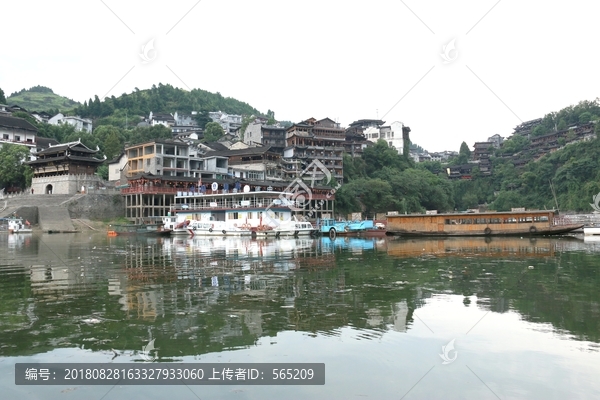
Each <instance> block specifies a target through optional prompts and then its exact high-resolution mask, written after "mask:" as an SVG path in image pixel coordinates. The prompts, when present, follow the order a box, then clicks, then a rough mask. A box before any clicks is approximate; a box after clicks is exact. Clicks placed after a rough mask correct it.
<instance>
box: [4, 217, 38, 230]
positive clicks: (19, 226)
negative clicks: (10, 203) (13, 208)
mask: <svg viewBox="0 0 600 400" xmlns="http://www.w3.org/2000/svg"><path fill="white" fill-rule="evenodd" d="M0 231H4V232H8V233H31V232H33V230H32V229H31V224H30V223H29V221H27V220H25V222H23V218H17V217H13V218H1V219H0Z"/></svg>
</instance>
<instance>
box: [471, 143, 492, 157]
mask: <svg viewBox="0 0 600 400" xmlns="http://www.w3.org/2000/svg"><path fill="white" fill-rule="evenodd" d="M494 147H495V146H494V143H493V142H475V144H474V145H473V154H472V157H473V160H475V161H478V160H481V159H482V158H490V155H491V153H492V149H493V148H494Z"/></svg>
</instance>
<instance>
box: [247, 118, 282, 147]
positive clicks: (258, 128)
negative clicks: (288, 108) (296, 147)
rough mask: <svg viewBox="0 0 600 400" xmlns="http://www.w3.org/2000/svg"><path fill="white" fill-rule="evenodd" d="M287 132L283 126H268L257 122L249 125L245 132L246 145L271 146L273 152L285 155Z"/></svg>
mask: <svg viewBox="0 0 600 400" xmlns="http://www.w3.org/2000/svg"><path fill="white" fill-rule="evenodd" d="M285 131H286V129H285V128H284V127H283V126H280V125H266V124H263V123H261V122H260V121H255V122H252V123H250V124H248V127H247V128H246V131H245V132H244V143H246V144H248V145H253V144H261V145H264V146H270V147H271V151H273V152H276V153H280V154H281V155H283V149H284V148H285V147H286V141H285Z"/></svg>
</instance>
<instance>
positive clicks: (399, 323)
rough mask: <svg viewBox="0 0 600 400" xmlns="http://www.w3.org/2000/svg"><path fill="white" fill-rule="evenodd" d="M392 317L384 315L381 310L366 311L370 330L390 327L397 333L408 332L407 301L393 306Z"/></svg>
mask: <svg viewBox="0 0 600 400" xmlns="http://www.w3.org/2000/svg"><path fill="white" fill-rule="evenodd" d="M391 307H392V313H391V315H382V314H383V313H382V310H381V309H379V308H369V309H368V310H366V311H365V313H366V314H367V320H366V322H367V326H369V327H370V328H384V329H385V328H386V327H389V328H391V329H393V330H395V331H396V332H406V319H407V317H408V304H407V303H406V300H402V301H401V302H399V303H395V304H392V305H391Z"/></svg>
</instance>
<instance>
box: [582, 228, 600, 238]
mask: <svg viewBox="0 0 600 400" xmlns="http://www.w3.org/2000/svg"><path fill="white" fill-rule="evenodd" d="M583 235H584V236H600V227H593V226H591V227H583Z"/></svg>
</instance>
